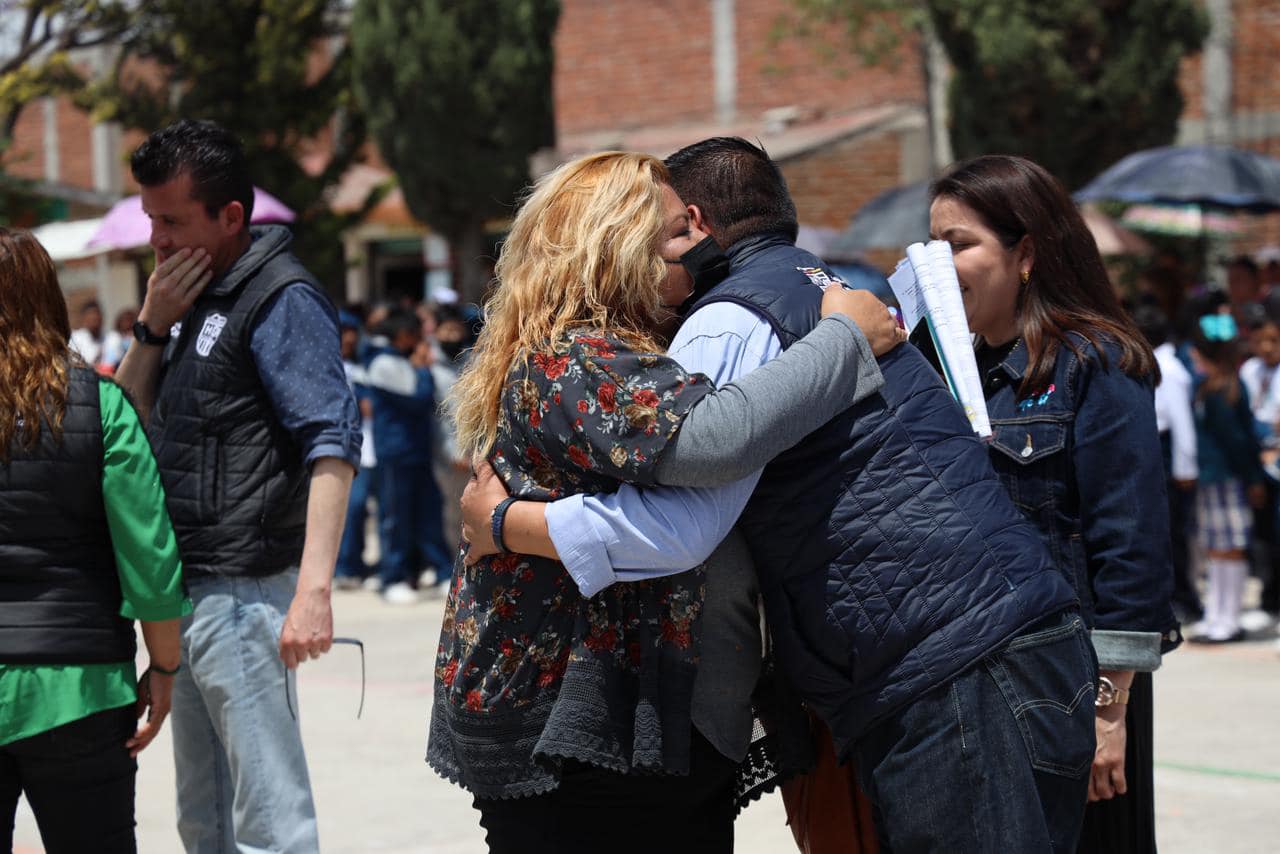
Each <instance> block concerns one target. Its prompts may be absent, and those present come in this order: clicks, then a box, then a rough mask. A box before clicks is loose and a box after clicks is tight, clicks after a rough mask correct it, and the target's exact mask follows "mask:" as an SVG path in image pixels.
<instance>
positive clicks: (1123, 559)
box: [983, 334, 1181, 671]
mask: <svg viewBox="0 0 1280 854" xmlns="http://www.w3.org/2000/svg"><path fill="white" fill-rule="evenodd" d="M1071 339H1072V341H1073V343H1074V344H1075V345H1076V347H1077V348H1078V349H1079V350H1080V353H1081V355H1080V356H1077V355H1076V353H1075V352H1073V351H1072V350H1071V349H1070V348H1069V347H1065V346H1064V347H1062V348H1061V349H1060V350H1059V355H1058V359H1057V364H1056V365H1055V366H1054V374H1053V381H1052V382H1051V383H1050V384H1049V386H1048V388H1044V389H1035V390H1033V393H1031V394H1028V395H1022V394H1021V393H1020V392H1019V388H1020V386H1021V385H1022V378H1023V375H1024V373H1025V372H1026V370H1027V348H1026V346H1025V344H1024V343H1023V342H1022V341H1021V340H1019V341H1018V342H1017V343H1016V344H1015V345H1014V347H1013V349H1012V350H1011V351H1010V352H1009V354H1008V355H1007V356H1006V357H1005V358H1004V360H1003V361H1002V362H1000V363H999V364H998V365H996V366H995V367H994V368H991V369H990V370H989V371H988V372H987V375H986V376H985V377H983V389H984V392H985V394H986V398H987V410H988V413H989V414H990V417H991V429H992V433H993V437H992V441H991V444H990V451H991V461H992V463H993V464H994V466H995V469H996V473H997V474H999V476H1000V480H1001V482H1002V483H1004V485H1005V487H1006V488H1007V489H1008V491H1009V494H1010V496H1012V497H1013V500H1014V503H1015V504H1017V505H1018V508H1019V509H1020V510H1022V512H1023V513H1025V514H1026V515H1027V516H1028V517H1029V518H1030V519H1031V520H1032V521H1033V522H1035V524H1036V526H1037V527H1038V528H1039V529H1040V532H1041V534H1043V535H1044V537H1045V539H1046V540H1047V541H1048V543H1049V549H1050V551H1051V553H1052V554H1053V556H1054V559H1055V560H1056V561H1057V562H1058V565H1059V566H1060V567H1062V569H1064V570H1066V571H1068V575H1069V577H1070V580H1071V582H1072V584H1073V585H1074V586H1075V589H1076V593H1077V594H1078V595H1079V597H1080V603H1081V608H1082V613H1083V615H1084V618H1085V621H1086V622H1087V623H1088V625H1089V626H1090V627H1091V628H1092V629H1093V640H1094V648H1095V650H1096V651H1097V653H1098V663H1099V666H1100V667H1102V668H1105V669H1117V670H1144V671H1145V670H1154V669H1156V668H1157V667H1159V666H1160V653H1161V651H1163V650H1168V649H1172V648H1173V647H1175V646H1177V644H1178V643H1179V642H1180V641H1181V637H1180V635H1179V632H1178V623H1177V619H1176V618H1175V617H1174V615H1173V610H1172V606H1171V605H1170V595H1171V593H1172V590H1173V564H1172V560H1171V557H1170V540H1169V516H1168V504H1167V498H1166V495H1165V477H1164V467H1163V462H1162V458H1161V452H1160V440H1159V437H1158V434H1157V432H1156V417H1155V406H1154V391H1153V386H1152V383H1151V381H1150V379H1149V378H1145V379H1142V380H1138V379H1135V378H1133V377H1131V376H1129V375H1128V374H1126V373H1124V372H1123V371H1121V370H1120V368H1119V363H1120V348H1119V347H1118V346H1116V345H1115V344H1114V343H1112V342H1109V341H1106V340H1105V339H1099V340H1100V342H1101V345H1102V348H1103V351H1104V355H1105V360H1106V362H1105V364H1106V367H1103V365H1102V363H1101V361H1100V360H1099V358H1098V352H1097V350H1095V349H1094V347H1093V345H1092V344H1090V343H1089V341H1088V340H1087V339H1085V338H1084V337H1083V336H1080V335H1076V334H1072V335H1071ZM1081 356H1083V358H1082V357H1081Z"/></svg>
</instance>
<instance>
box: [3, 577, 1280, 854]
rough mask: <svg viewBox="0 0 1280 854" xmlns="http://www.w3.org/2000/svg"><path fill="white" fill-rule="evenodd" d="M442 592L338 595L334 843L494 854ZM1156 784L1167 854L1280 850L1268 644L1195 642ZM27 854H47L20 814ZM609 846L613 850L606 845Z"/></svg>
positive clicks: (1166, 682)
mask: <svg viewBox="0 0 1280 854" xmlns="http://www.w3.org/2000/svg"><path fill="white" fill-rule="evenodd" d="M442 609H443V603H442V602H440V601H439V600H436V601H430V602H422V603H420V604H418V605H414V606H408V607H391V606H387V605H385V604H383V603H382V602H381V601H380V600H379V599H378V598H377V597H376V596H375V595H374V594H372V593H366V592H353V593H337V594H335V613H336V629H337V633H338V634H339V635H348V636H355V637H358V638H360V639H361V640H363V641H364V644H365V653H366V655H367V667H368V687H367V694H366V698H365V706H364V714H363V716H362V718H361V719H360V720H357V719H356V710H357V707H358V705H359V700H360V665H359V660H358V654H357V653H356V651H355V649H353V648H352V647H349V646H338V647H335V648H334V651H333V652H332V653H330V654H329V655H328V656H325V657H324V658H323V659H321V660H320V661H318V662H313V663H310V664H307V665H305V666H304V667H303V668H302V674H301V676H300V679H299V693H300V694H301V704H302V724H303V731H304V736H305V739H306V743H307V752H308V755H309V757H310V762H311V775H312V780H313V783H314V786H315V792H316V802H317V809H318V811H319V816H320V838H321V844H322V845H323V846H324V850H325V851H326V852H328V854H363V852H390V854H409V852H434V854H482V852H484V851H485V846H484V843H483V836H482V834H481V831H480V828H479V825H478V824H477V822H476V814H475V812H474V811H473V810H472V809H471V806H470V803H471V802H470V798H469V797H468V796H467V795H466V794H465V793H463V792H462V791H461V790H460V789H458V788H456V787H454V786H451V785H449V784H447V783H445V782H444V781H442V780H440V779H439V778H437V777H436V776H435V774H433V773H432V772H431V771H430V770H429V769H428V768H427V767H426V765H425V764H424V762H423V761H422V756H423V752H424V746H425V743H426V727H427V716H428V712H429V708H430V703H431V664H432V659H433V657H434V654H435V649H436V643H437V640H438V634H439V630H440V614H441V611H442ZM1155 684H1156V702H1157V706H1156V709H1157V712H1156V761H1157V768H1156V783H1157V789H1158V801H1157V811H1158V817H1157V821H1158V827H1159V834H1160V849H1161V851H1162V852H1163V854H1203V852H1213V854H1227V852H1240V854H1246V852H1274V851H1277V850H1280V737H1278V736H1280V726H1278V725H1277V717H1278V712H1280V652H1278V651H1277V649H1276V647H1275V641H1274V640H1273V635H1272V634H1271V633H1270V632H1269V631H1268V632H1266V633H1265V637H1260V639H1258V640H1255V641H1252V642H1247V643H1242V644H1236V645H1231V646H1222V647H1214V648H1197V647H1193V646H1184V647H1183V649H1182V650H1181V651H1179V652H1178V653H1176V654H1174V655H1171V656H1169V658H1168V659H1167V660H1166V664H1165V666H1164V668H1163V669H1162V670H1161V671H1160V672H1159V673H1158V674H1157V676H1156V683H1155ZM168 735H169V730H168V728H167V727H166V729H165V730H164V732H163V733H161V735H160V737H159V738H157V740H156V741H155V743H154V744H153V745H152V746H151V747H150V748H149V749H148V750H147V751H146V752H145V753H144V754H143V755H142V757H141V769H140V771H139V776H138V841H139V847H140V850H141V851H142V852H143V854H152V852H162V854H169V852H179V851H180V850H181V846H180V844H179V842H178V837H177V834H176V832H175V831H174V829H173V827H174V805H173V758H172V752H171V746H170V741H169V738H168ZM783 821H784V819H783V811H782V805H781V802H780V801H778V800H777V799H776V797H770V798H766V799H765V800H763V801H761V802H758V803H756V804H753V805H752V806H751V807H750V808H749V809H748V810H747V811H746V812H745V813H744V814H743V816H742V817H741V818H740V819H739V821H738V825H737V838H738V845H737V850H738V851H739V852H741V854H774V852H777V854H789V852H793V851H794V850H795V846H794V845H793V844H792V842H791V837H790V833H789V831H788V830H787V829H786V827H785V826H784V824H783ZM15 843H16V848H15V854H35V852H39V851H40V850H41V849H40V846H39V835H38V833H37V832H36V829H35V824H34V822H33V821H32V819H31V815H30V812H29V811H27V809H26V806H25V804H23V805H21V806H20V807H19V812H18V826H17V833H16V837H15ZM607 850H608V848H607V847H603V846H602V848H601V851H602V852H607Z"/></svg>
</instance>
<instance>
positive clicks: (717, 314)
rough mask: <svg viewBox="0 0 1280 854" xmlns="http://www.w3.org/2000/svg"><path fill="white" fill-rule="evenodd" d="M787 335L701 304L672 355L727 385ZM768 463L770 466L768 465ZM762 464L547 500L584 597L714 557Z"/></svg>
mask: <svg viewBox="0 0 1280 854" xmlns="http://www.w3.org/2000/svg"><path fill="white" fill-rule="evenodd" d="M781 353H782V342H781V341H780V340H779V339H778V336H777V335H776V334H775V333H774V331H773V328H772V327H771V326H770V325H769V323H768V321H766V320H765V319H764V318H763V317H761V316H760V315H758V314H756V313H755V312H753V311H751V310H750V309H748V308H745V307H744V306H741V305H738V304H736V303H731V302H715V303H711V304H710V305H708V306H706V307H705V308H701V309H699V310H697V311H695V312H694V313H693V314H692V315H690V316H689V319H688V320H686V321H685V322H684V325H682V326H681V327H680V330H679V331H678V332H677V333H676V336H675V338H674V340H672V342H671V349H670V350H669V351H668V355H669V356H671V358H673V359H675V360H676V361H677V362H679V363H680V365H681V367H683V368H684V369H685V370H686V371H689V372H690V373H701V374H706V375H707V376H708V377H710V378H711V380H712V382H714V383H715V385H716V387H717V388H718V387H720V386H722V385H724V384H726V383H730V382H732V381H733V380H735V379H737V378H738V377H740V376H743V375H744V374H747V373H750V372H751V371H753V370H755V369H756V368H758V367H760V366H761V365H763V364H764V363H765V362H768V361H769V360H771V359H774V358H776V357H777V356H778V355H780V354H781ZM762 467H763V466H762ZM759 480H760V470H757V471H756V472H755V473H754V474H752V475H750V476H749V477H745V478H743V479H742V480H739V481H736V482H734V483H731V484H729V485H727V486H720V487H716V488H711V489H692V488H686V487H660V488H657V489H647V490H645V489H639V488H637V487H635V486H632V485H631V484H626V483H624V484H622V486H621V488H619V489H618V491H617V492H615V493H613V494H611V495H573V496H570V497H568V498H563V499H561V500H559V501H555V502H552V503H551V504H549V505H547V510H546V518H547V529H548V531H549V533H550V535H551V541H552V542H553V543H555V546H556V551H557V552H559V554H560V560H561V562H562V563H563V564H564V565H565V567H566V568H567V569H568V570H569V575H570V576H572V577H573V580H574V581H575V582H577V585H578V589H579V590H581V591H582V595H583V596H594V595H595V594H596V593H599V592H600V591H601V590H603V589H604V588H606V587H608V586H609V585H610V584H613V583H614V582H615V581H641V580H643V579H646V578H655V577H658V576H662V575H672V574H674V573H677V572H684V571H685V570H687V569H692V568H693V567H695V566H697V565H698V564H700V563H702V562H703V561H705V560H706V559H707V556H708V555H710V554H711V552H712V550H714V549H715V547H716V546H717V545H719V544H720V541H721V540H723V539H724V538H725V536H726V535H727V534H728V533H729V529H730V528H732V527H733V525H734V523H735V522H737V521H738V516H739V515H741V513H742V509H743V508H744V507H746V506H747V499H749V498H750V497H751V493H752V491H753V490H754V489H755V486H756V483H757V481H759Z"/></svg>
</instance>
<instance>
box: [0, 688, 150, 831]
mask: <svg viewBox="0 0 1280 854" xmlns="http://www.w3.org/2000/svg"><path fill="white" fill-rule="evenodd" d="M133 709H134V707H133V706H132V705H129V706H121V707H120V708H118V709H108V710H107V711H105V712H98V713H97V714H94V715H89V716H88V717H86V718H81V719H80V720H78V721H72V722H71V723H69V724H63V725H62V726H60V727H55V728H54V729H51V730H49V731H48V732H42V733H39V734H37V735H33V736H30V737H28V738H23V739H19V740H18V741H14V742H10V743H9V744H6V745H3V746H0V851H11V850H12V849H13V819H14V814H15V813H16V811H17V807H18V795H19V794H21V793H25V794H26V796H27V803H29V804H30V805H31V811H32V812H33V813H35V817H36V824H38V825H39V827H40V838H41V839H42V840H43V841H44V847H45V851H46V852H47V854H83V852H86V851H93V852H101V853H102V854H133V852H135V851H137V844H136V842H135V841H134V835H133V827H134V821H133V790H134V779H135V777H136V775H137V771H138V763H137V762H135V761H134V760H133V759H132V758H131V757H130V756H129V751H128V750H126V749H125V746H124V743H125V741H126V740H127V739H128V738H129V737H130V736H131V735H132V734H133V730H134V726H135V718H134V711H133Z"/></svg>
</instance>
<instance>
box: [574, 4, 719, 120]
mask: <svg viewBox="0 0 1280 854" xmlns="http://www.w3.org/2000/svg"><path fill="white" fill-rule="evenodd" d="M555 50H556V64H555V77H554V82H553V86H554V93H555V104H556V125H557V129H558V130H559V131H560V132H561V133H574V132H577V131H584V130H594V129H598V128H613V127H638V126H642V125H645V124H654V123H661V124H673V123H676V122H679V121H681V120H688V119H696V118H700V117H705V116H707V115H709V114H710V113H712V112H713V111H714V107H715V104H714V97H715V92H714V87H715V83H714V76H713V71H712V67H711V7H710V4H709V3H707V2H688V0H684V2H677V0H645V2H634V0H565V2H564V4H563V6H562V8H561V13H560V24H559V26H558V28H557V30H556V36H555Z"/></svg>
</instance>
